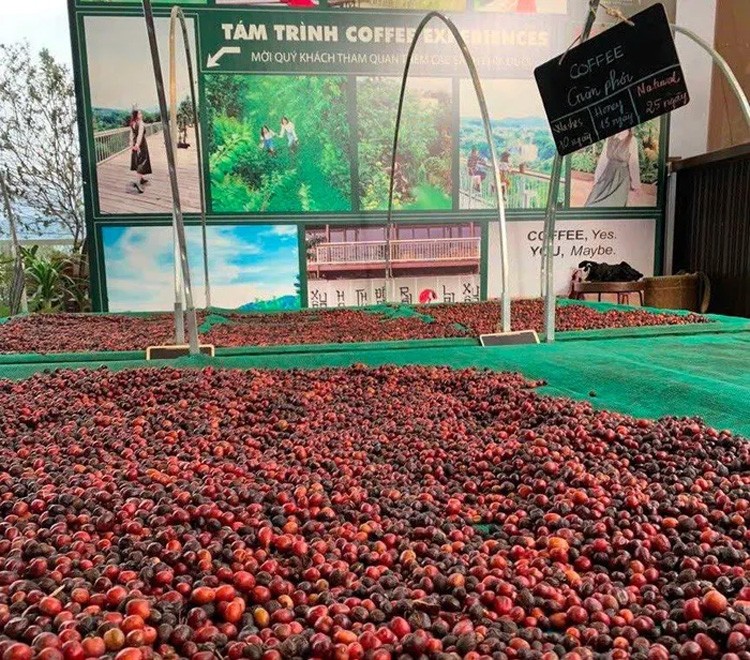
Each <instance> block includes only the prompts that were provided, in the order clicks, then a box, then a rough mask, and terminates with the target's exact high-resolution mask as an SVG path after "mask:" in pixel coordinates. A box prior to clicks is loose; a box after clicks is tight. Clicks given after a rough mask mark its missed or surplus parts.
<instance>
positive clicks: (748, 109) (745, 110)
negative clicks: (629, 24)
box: [672, 25, 750, 127]
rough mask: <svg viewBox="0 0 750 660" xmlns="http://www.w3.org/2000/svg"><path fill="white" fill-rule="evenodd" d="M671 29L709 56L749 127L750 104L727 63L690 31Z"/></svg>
mask: <svg viewBox="0 0 750 660" xmlns="http://www.w3.org/2000/svg"><path fill="white" fill-rule="evenodd" d="M672 29H673V30H674V31H675V32H679V33H680V34H684V35H685V36H686V37H688V38H689V39H692V40H693V41H694V42H695V43H697V44H698V45H699V46H700V47H701V48H702V49H703V50H705V51H706V52H707V53H708V54H709V55H710V56H711V58H712V59H713V61H714V64H716V66H717V67H719V70H720V71H721V72H722V73H723V74H724V77H725V78H726V79H727V82H728V83H729V86H730V87H731V88H732V91H733V92H734V95H735V96H736V97H737V100H738V101H739V103H740V109H741V110H742V114H743V116H744V117H745V121H746V122H747V125H748V127H750V102H748V100H747V96H746V95H745V92H744V91H743V90H742V85H740V82H739V80H737V77H736V76H735V75H734V72H733V71H732V68H731V67H730V66H729V64H728V63H727V61H726V60H725V59H724V58H723V57H722V56H721V55H719V53H718V52H717V51H716V49H715V48H713V47H712V46H711V44H709V43H708V42H707V41H704V40H703V39H701V38H700V37H699V36H698V35H697V34H696V33H695V32H693V31H692V30H688V29H687V28H684V27H681V26H679V25H672Z"/></svg>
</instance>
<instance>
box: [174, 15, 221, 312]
mask: <svg viewBox="0 0 750 660" xmlns="http://www.w3.org/2000/svg"><path fill="white" fill-rule="evenodd" d="M178 21H179V23H180V27H181V28H182V43H183V46H184V47H185V59H186V60H187V71H188V82H189V84H190V104H191V109H192V112H193V121H194V122H195V124H194V125H195V151H196V155H197V158H196V160H197V162H198V191H199V193H200V203H201V246H202V249H203V289H204V293H205V298H206V308H209V307H211V282H210V280H209V275H208V239H207V236H206V182H205V181H204V179H203V170H202V163H203V138H202V136H201V121H200V111H199V109H198V98H197V94H196V92H195V87H196V85H195V72H194V71H193V57H192V52H191V50H190V36H189V34H188V29H187V22H186V21H185V14H184V13H183V12H182V9H181V8H180V7H172V12H171V14H170V23H169V77H170V81H169V94H170V108H169V109H170V116H171V119H172V142H173V144H175V145H176V144H177V129H178V126H177V109H178V108H177V65H176V61H175V57H176V47H175V29H176V24H177V22H178Z"/></svg>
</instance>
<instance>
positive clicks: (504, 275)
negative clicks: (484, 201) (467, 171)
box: [386, 11, 510, 332]
mask: <svg viewBox="0 0 750 660" xmlns="http://www.w3.org/2000/svg"><path fill="white" fill-rule="evenodd" d="M433 18H438V19H440V20H441V21H442V22H443V23H444V24H445V25H446V26H447V27H448V29H449V30H450V31H451V34H452V35H453V38H454V39H455V40H456V43H457V44H458V47H459V48H460V49H461V54H462V55H463V58H464V62H465V63H466V67H467V68H468V69H469V73H470V75H471V80H472V82H473V83H474V91H475V93H476V95H477V101H478V102H479V109H480V111H481V114H482V123H483V124H484V131H485V135H486V137H487V143H488V144H489V148H490V159H491V161H492V173H493V179H494V182H495V198H496V200H497V214H498V223H499V230H500V253H501V259H502V264H501V282H500V291H501V293H500V302H501V309H502V331H503V332H510V295H509V293H508V233H507V229H506V225H505V203H504V200H503V194H502V188H501V182H500V167H499V161H498V159H497V153H496V151H497V150H496V149H495V141H494V139H493V137H492V127H491V125H490V116H489V112H488V111H487V103H486V101H485V98H484V92H483V91H482V83H481V82H480V80H479V73H478V72H477V68H476V66H475V64H474V59H473V58H472V56H471V53H470V52H469V48H468V46H467V45H466V42H465V41H464V39H463V37H462V36H461V33H460V32H459V30H458V28H457V27H456V26H455V24H454V23H453V21H451V20H450V19H449V18H447V17H446V16H444V15H443V14H441V13H440V12H437V11H432V12H430V13H429V14H427V16H425V17H424V18H423V19H422V20H421V21H420V23H419V25H418V26H417V29H416V31H415V32H414V37H413V38H412V42H411V45H410V46H409V52H408V54H407V56H406V64H405V66H404V75H403V78H402V80H401V93H400V94H399V98H398V111H397V113H396V130H395V131H394V134H393V151H392V153H391V180H390V186H389V190H388V217H387V224H386V286H387V287H388V286H389V283H390V277H391V258H390V257H391V255H390V249H391V241H390V235H391V234H390V228H391V223H392V218H393V189H394V185H395V175H396V156H397V153H398V138H399V131H400V129H401V115H402V112H403V109H404V95H405V93H406V83H407V80H408V78H409V69H410V68H411V60H412V56H413V55H414V49H415V48H416V46H417V42H418V41H419V37H420V35H421V34H422V30H424V28H425V26H426V25H427V23H429V22H430V21H431V20H432V19H433Z"/></svg>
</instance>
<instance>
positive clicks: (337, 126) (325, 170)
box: [205, 74, 351, 213]
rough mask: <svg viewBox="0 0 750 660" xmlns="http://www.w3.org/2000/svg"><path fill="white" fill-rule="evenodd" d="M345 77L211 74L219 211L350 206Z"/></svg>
mask: <svg viewBox="0 0 750 660" xmlns="http://www.w3.org/2000/svg"><path fill="white" fill-rule="evenodd" d="M346 85H347V83H346V78H344V77H325V76H306V77H305V76H247V75H228V74H227V75H213V76H206V79H205V89H206V98H207V100H208V107H209V116H208V118H209V122H210V131H209V136H208V137H209V140H208V150H209V154H210V159H209V164H210V173H211V198H212V205H213V211H214V212H215V213H242V212H256V213H257V212H261V213H262V212H268V213H273V212H284V213H287V212H335V211H348V210H350V209H351V190H350V187H351V179H350V177H351V173H350V156H349V124H348V121H347V94H346Z"/></svg>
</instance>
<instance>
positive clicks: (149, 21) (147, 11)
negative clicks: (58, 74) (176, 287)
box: [143, 0, 200, 355]
mask: <svg viewBox="0 0 750 660" xmlns="http://www.w3.org/2000/svg"><path fill="white" fill-rule="evenodd" d="M143 14H144V17H145V19H146V30H147V32H148V41H149V47H150V49H151V60H152V64H153V67H154V80H155V82H156V92H157V95H158V97H159V110H160V112H161V120H162V124H163V126H164V130H163V131H162V132H163V133H164V148H165V149H166V151H167V165H168V167H169V183H170V187H171V190H172V214H173V218H174V224H175V228H176V232H177V245H178V248H179V252H180V254H179V256H180V265H181V267H182V268H181V271H182V280H183V285H184V290H185V302H186V306H187V327H188V342H189V345H190V355H197V354H198V352H199V350H200V349H199V347H198V323H197V320H196V316H195V306H194V305H193V292H192V288H191V286H190V266H189V265H188V258H187V244H186V240H185V223H184V221H183V217H182V206H181V204H180V189H179V186H178V184H177V167H176V165H175V153H174V144H173V142H172V127H171V126H170V122H169V111H168V109H167V98H166V95H165V93H164V76H163V75H162V70H161V61H160V59H159V45H158V44H157V42H156V28H155V27H154V14H153V11H152V9H151V0H143Z"/></svg>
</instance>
